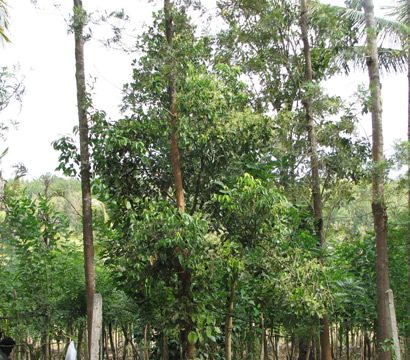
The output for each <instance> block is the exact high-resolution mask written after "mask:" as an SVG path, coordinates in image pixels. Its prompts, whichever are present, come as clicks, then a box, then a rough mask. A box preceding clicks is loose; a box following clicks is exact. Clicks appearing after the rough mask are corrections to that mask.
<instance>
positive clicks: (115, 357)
mask: <svg viewBox="0 0 410 360" xmlns="http://www.w3.org/2000/svg"><path fill="white" fill-rule="evenodd" d="M108 336H109V339H110V346H111V353H112V360H117V349H116V347H115V342H114V338H113V336H112V323H111V322H110V323H109V324H108ZM107 354H108V351H107Z"/></svg>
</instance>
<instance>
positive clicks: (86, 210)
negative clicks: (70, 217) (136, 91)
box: [74, 0, 95, 351]
mask: <svg viewBox="0 0 410 360" xmlns="http://www.w3.org/2000/svg"><path fill="white" fill-rule="evenodd" d="M84 21H85V11H84V10H83V5H82V2H81V0H74V36H75V79H76V84H77V106H78V123H79V133H80V161H81V192H82V207H83V243H84V268H85V284H86V297H87V325H88V349H89V351H90V349H91V332H92V316H93V297H94V294H95V268H94V243H93V224H92V208H91V186H90V177H91V175H90V160H89V157H90V156H89V152H88V122H87V95H86V87H85V71H84V40H83V27H84Z"/></svg>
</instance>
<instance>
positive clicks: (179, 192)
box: [164, 0, 195, 359]
mask: <svg viewBox="0 0 410 360" xmlns="http://www.w3.org/2000/svg"><path fill="white" fill-rule="evenodd" d="M172 9H173V4H172V3H171V1H170V0H164V13H165V35H166V38H167V43H168V47H169V48H170V49H172V46H173V45H172V43H173V19H172ZM169 65H170V73H169V80H168V81H169V83H168V95H169V106H170V114H171V164H172V171H173V175H174V182H175V196H176V200H177V206H178V207H179V208H180V209H181V211H182V212H184V211H185V200H184V189H183V185H182V171H181V164H180V157H179V148H178V135H177V123H178V114H177V109H176V95H177V94H176V86H175V76H176V74H175V73H174V64H173V63H171V64H169ZM176 250H177V251H182V253H183V255H184V257H185V258H186V257H187V256H188V254H187V252H186V250H185V249H176ZM177 271H178V279H179V284H180V290H179V292H178V294H179V300H180V301H181V302H182V303H184V304H185V310H186V314H187V316H186V317H184V320H183V321H182V322H181V341H182V350H183V357H184V358H185V359H194V358H195V343H191V342H190V341H189V339H188V336H189V333H190V332H191V331H192V330H193V329H192V320H191V316H190V313H191V305H190V304H191V303H192V294H191V284H192V278H191V272H190V270H189V269H187V268H185V267H184V266H183V265H182V264H181V263H179V262H178V265H177Z"/></svg>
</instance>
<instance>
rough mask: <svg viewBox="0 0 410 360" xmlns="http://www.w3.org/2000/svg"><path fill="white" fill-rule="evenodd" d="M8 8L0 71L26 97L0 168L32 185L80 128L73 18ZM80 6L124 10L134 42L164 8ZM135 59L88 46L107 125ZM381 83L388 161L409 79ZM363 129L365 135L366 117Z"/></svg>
mask: <svg viewBox="0 0 410 360" xmlns="http://www.w3.org/2000/svg"><path fill="white" fill-rule="evenodd" d="M8 3H9V4H10V6H11V9H10V38H11V40H12V44H6V45H5V46H4V47H1V46H0V54H1V56H0V66H12V65H13V64H16V63H19V64H20V67H21V74H22V75H24V76H25V80H24V85H25V87H26V94H25V96H24V98H23V107H22V110H21V112H19V111H18V109H17V108H16V107H10V108H9V109H7V110H6V111H4V112H2V113H0V117H1V119H2V120H3V119H8V118H13V119H15V120H17V121H18V123H19V127H18V129H17V130H11V131H10V132H9V133H8V135H7V142H6V144H5V143H3V142H1V141H0V153H1V152H2V150H4V148H5V147H9V153H8V154H7V155H6V157H5V158H4V159H3V160H2V162H1V164H0V168H1V169H2V170H3V174H4V175H5V177H10V176H12V174H13V169H12V165H13V164H16V163H19V162H20V163H23V164H25V165H26V167H27V168H28V170H29V176H30V177H34V178H38V177H40V176H41V175H43V174H45V173H47V172H49V173H53V172H54V169H55V168H56V167H57V165H58V162H57V158H58V153H57V152H56V151H54V150H53V148H52V146H51V143H52V142H53V141H54V140H56V139H58V138H59V137H60V136H61V135H63V134H71V131H72V128H73V126H74V125H76V124H77V123H78V118H77V109H76V88H75V77H74V71H75V67H74V66H75V59H74V39H73V35H72V34H68V33H67V24H66V22H65V19H64V17H67V15H68V14H69V13H70V12H71V9H72V1H65V2H64V3H65V4H64V6H62V7H61V8H60V9H56V8H55V7H54V6H53V4H54V3H55V1H53V0H38V3H37V7H35V6H34V5H33V4H32V3H31V2H30V0H18V1H12V0H8ZM384 3H386V1H384ZM83 5H84V7H85V9H86V10H87V11H88V12H92V11H94V10H95V9H96V8H98V9H100V10H101V9H103V10H107V11H110V10H118V9H122V8H123V9H125V12H126V13H127V14H128V15H129V16H130V17H131V24H132V26H133V29H134V30H135V32H134V34H136V33H138V32H140V31H141V29H142V26H143V23H144V22H150V20H151V13H152V11H154V10H156V9H157V8H159V7H161V6H162V1H161V0H157V1H154V2H149V3H148V1H147V0H145V1H143V0H132V1H131V0H115V1H112V0H83ZM131 30H132V29H130V30H129V33H131ZM94 31H96V30H94ZM130 40H132V38H130ZM135 57H136V54H132V55H127V54H125V53H123V52H120V51H114V50H108V49H106V48H104V47H103V46H102V45H100V44H99V43H98V42H96V41H91V42H88V43H87V44H86V47H85V66H86V73H87V74H89V75H90V77H91V76H92V77H96V78H97V83H96V87H95V89H94V91H93V92H94V93H95V96H94V97H93V100H94V103H95V105H96V107H97V108H98V109H101V110H105V111H106V112H107V114H108V116H109V117H111V118H114V119H115V118H117V114H118V111H117V109H118V106H119V104H120V102H121V98H122V95H121V89H122V85H123V84H124V83H126V82H128V81H129V80H130V79H131V70H132V69H131V66H130V64H131V60H132V59H133V58H135ZM382 81H383V106H384V113H383V120H384V129H385V131H384V134H385V149H386V153H387V154H390V153H391V149H392V144H393V140H394V139H401V140H405V139H406V137H407V76H406V74H401V75H394V76H391V77H388V78H383V79H382ZM360 82H363V83H366V84H367V74H356V75H354V76H352V77H349V78H338V79H333V80H332V81H331V84H330V85H329V89H330V91H331V92H336V93H339V95H341V94H344V95H346V94H352V93H353V92H354V91H355V90H356V88H357V84H358V83H360ZM361 126H362V127H363V128H364V129H366V133H367V134H368V135H370V131H369V129H370V119H369V118H368V117H367V118H364V119H363V121H362V122H361ZM59 175H62V174H61V173H59Z"/></svg>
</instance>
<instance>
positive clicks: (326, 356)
mask: <svg viewBox="0 0 410 360" xmlns="http://www.w3.org/2000/svg"><path fill="white" fill-rule="evenodd" d="M300 27H301V32H302V41H303V53H304V57H305V80H306V82H309V83H313V72H312V59H311V55H310V45H309V38H308V7H307V5H306V0H301V17H300ZM303 105H304V107H305V112H306V127H307V132H308V141H309V153H310V167H311V174H312V198H313V214H314V220H315V227H316V235H317V237H318V238H319V240H320V245H321V246H323V245H324V243H325V237H324V232H323V215H322V196H321V192H320V178H319V157H318V153H317V140H316V133H315V126H314V121H313V110H312V100H311V99H310V98H307V99H304V100H303ZM320 327H321V330H320V348H321V360H331V357H332V356H331V349H330V336H329V320H328V319H327V318H322V319H320Z"/></svg>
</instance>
